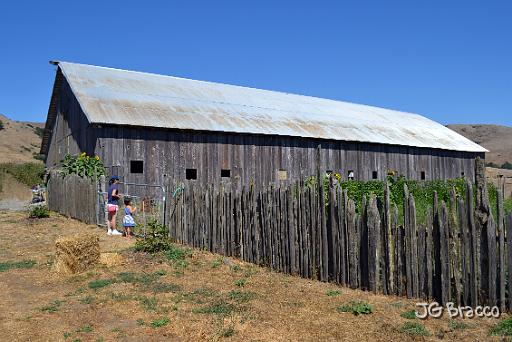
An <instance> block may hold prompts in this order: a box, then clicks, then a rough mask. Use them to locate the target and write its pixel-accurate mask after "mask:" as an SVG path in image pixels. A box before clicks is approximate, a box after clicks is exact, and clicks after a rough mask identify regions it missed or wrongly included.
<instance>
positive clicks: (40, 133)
mask: <svg viewBox="0 0 512 342" xmlns="http://www.w3.org/2000/svg"><path fill="white" fill-rule="evenodd" d="M32 129H33V130H34V133H35V134H37V136H38V137H39V138H41V139H42V138H43V133H44V128H41V127H32Z"/></svg>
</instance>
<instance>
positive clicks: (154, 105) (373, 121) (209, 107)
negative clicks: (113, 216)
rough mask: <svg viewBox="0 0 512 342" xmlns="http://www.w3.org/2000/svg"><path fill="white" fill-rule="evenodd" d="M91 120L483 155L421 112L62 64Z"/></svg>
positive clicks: (481, 149) (82, 65) (483, 150)
mask: <svg viewBox="0 0 512 342" xmlns="http://www.w3.org/2000/svg"><path fill="white" fill-rule="evenodd" d="M59 67H60V69H61V70H62V73H63V74H64V76H65V78H66V79H67V81H68V82H69V84H70V86H71V88H72V90H73V92H74V93H75V96H76V97H77V99H78V102H79V103H80V105H81V107H82V110H83V111H84V113H85V115H86V116H87V118H88V119H89V121H90V122H91V123H96V124H114V125H129V126H149V127H159V128H176V129H190V130H201V131H221V132H235V133H251V134H271V135H287V136H298V137H308V138H320V139H334V140H345V141H359V142H369V143H380V144H391V145H406V146H416V147H426V148H438V149H445V150H456V151H467V152H486V151H487V150H486V149H484V148H482V147H481V146H479V145H477V144H475V143H473V142H472V141H470V140H468V139H466V138H465V137H463V136H461V135H459V134H457V133H456V132H454V131H452V130H450V129H448V128H446V127H444V126H443V125H441V124H438V123H436V122H434V121H432V120H429V119H427V118H425V117H423V116H420V115H416V114H410V113H404V112H399V111H394V110H389V109H383V108H377V107H371V106H365V105H359V104H353V103H347V102H341V101H334V100H327V99H321V98H316V97H310V96H302V95H294V94H287V93H281V92H275V91H267V90H260V89H253V88H246V87H239V86H233V85H226V84H219V83H211V82H203V81H195V80H190V79H184V78H178V77H171V76H162V75H156V74H148V73H142V72H134V71H125V70H119V69H112V68H104V67H97V66H91V65H84V64H74V63H67V62H60V63H59Z"/></svg>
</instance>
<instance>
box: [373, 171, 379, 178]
mask: <svg viewBox="0 0 512 342" xmlns="http://www.w3.org/2000/svg"><path fill="white" fill-rule="evenodd" d="M378 178H379V173H378V172H377V171H373V172H372V179H378Z"/></svg>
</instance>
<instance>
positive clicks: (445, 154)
mask: <svg viewBox="0 0 512 342" xmlns="http://www.w3.org/2000/svg"><path fill="white" fill-rule="evenodd" d="M94 131H95V133H94V135H95V136H96V137H97V141H98V143H97V144H96V146H97V149H96V153H97V154H98V155H100V157H101V158H102V159H103V160H104V161H105V165H107V166H110V167H111V172H112V173H116V174H118V175H119V176H121V177H123V179H124V181H126V182H136V183H151V184H154V183H160V184H161V183H163V182H164V178H167V179H174V180H179V181H182V180H185V174H186V169H196V170H197V180H196V181H195V182H196V183H202V184H207V183H218V182H223V181H224V182H225V181H230V182H234V183H236V184H238V185H243V184H249V183H251V182H254V183H256V184H269V183H275V184H279V183H287V182H290V181H294V180H300V179H302V180H303V179H305V178H306V177H307V176H311V175H315V174H316V165H317V158H318V157H317V146H318V145H319V144H320V145H321V149H320V165H321V166H320V168H321V171H322V172H325V171H328V170H330V171H335V172H339V173H341V174H342V176H343V178H344V179H346V177H347V174H348V172H349V171H350V170H353V171H354V173H355V178H356V179H360V180H371V179H372V177H373V171H377V178H378V179H381V180H383V179H385V178H386V176H387V173H388V171H390V170H394V171H396V173H397V174H398V175H403V176H406V177H407V178H409V179H418V180H419V179H420V177H421V172H422V171H424V172H425V176H426V179H427V180H432V179H449V178H457V177H460V176H461V175H465V176H467V177H469V178H470V179H474V167H473V159H474V158H475V157H476V155H477V154H474V153H465V152H454V151H443V150H431V149H423V148H414V147H402V146H385V145H377V144H365V143H353V142H338V141H324V140H313V139H302V138H295V137H274V136H250V135H237V134H226V133H215V132H192V131H191V132H183V131H181V132H180V131H171V130H166V131H164V130H156V129H154V130H151V129H135V128H126V127H101V128H94ZM131 160H142V161H144V173H143V174H133V173H130V161H131ZM221 169H228V170H230V172H231V177H230V179H223V178H221ZM280 170H283V171H286V173H287V180H280V179H279V171H280Z"/></svg>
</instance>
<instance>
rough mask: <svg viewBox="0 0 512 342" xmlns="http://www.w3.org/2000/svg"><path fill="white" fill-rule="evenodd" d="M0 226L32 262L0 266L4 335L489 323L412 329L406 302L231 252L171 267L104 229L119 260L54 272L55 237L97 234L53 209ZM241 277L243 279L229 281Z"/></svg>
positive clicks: (464, 336)
mask: <svg viewBox="0 0 512 342" xmlns="http://www.w3.org/2000/svg"><path fill="white" fill-rule="evenodd" d="M0 230H1V231H0V245H1V246H2V247H3V246H5V248H2V249H0V262H6V261H22V260H35V261H36V262H37V265H36V266H35V267H33V268H28V269H10V270H8V271H6V272H2V273H0V315H1V318H2V319H1V320H0V331H2V338H3V339H5V340H10V341H17V340H45V341H47V340H51V341H57V340H64V339H65V338H66V339H67V340H69V341H73V340H75V339H80V340H82V341H96V340H98V339H101V338H103V339H104V340H105V341H114V340H127V341H128V340H133V341H140V340H146V341H168V340H173V339H180V340H184V341H197V340H212V341H215V340H224V339H226V340H233V341H242V340H243V341H246V340H247V341H256V340H258V341H290V340H298V341H317V340H333V341H402V340H411V339H415V340H432V341H434V340H438V338H439V337H443V339H444V340H448V341H450V340H453V341H463V340H471V341H475V340H480V341H484V340H485V341H487V340H490V339H491V337H489V336H488V331H489V329H490V327H491V326H492V325H493V324H495V323H496V320H493V319H473V320H472V321H471V325H470V327H469V328H467V329H453V321H452V320H450V319H449V318H448V317H444V318H442V319H435V320H434V319H431V320H427V321H421V322H420V323H422V324H423V325H424V326H425V328H426V330H427V331H428V332H429V333H430V336H411V335H408V333H407V332H404V331H405V330H404V329H402V327H403V325H404V324H405V323H406V322H419V321H418V320H414V321H412V320H408V319H407V318H404V317H401V314H403V312H405V311H407V310H411V309H414V301H410V300H406V299H404V298H398V297H387V296H381V295H373V294H370V293H368V292H363V291H357V290H351V289H348V288H341V287H337V286H335V285H333V284H326V283H321V282H317V281H311V280H307V279H301V278H298V277H294V276H288V275H283V274H278V273H275V272H273V271H271V270H269V269H267V268H261V267H257V266H254V265H251V264H248V263H244V262H240V261H237V260H233V259H230V261H229V262H222V259H220V257H219V256H218V255H214V254H211V253H206V252H201V251H196V250H194V251H193V253H192V256H191V257H187V260H186V261H187V262H186V263H185V264H183V263H179V264H178V263H177V262H173V261H169V260H167V259H165V258H151V257H149V256H147V255H144V254H138V253H133V252H132V251H131V250H130V249H129V247H130V245H131V244H132V243H133V242H132V241H128V240H126V239H124V238H117V237H107V236H106V235H105V234H101V235H100V247H101V250H102V252H107V253H117V254H109V255H108V256H110V257H111V258H107V257H104V258H106V259H113V258H116V257H113V255H118V256H121V258H122V259H123V262H119V263H116V262H113V263H111V264H108V266H105V265H104V264H99V265H98V266H96V267H95V268H93V269H92V270H89V271H87V272H86V273H82V274H78V275H74V276H60V277H56V276H55V274H54V273H53V272H52V267H51V264H52V253H53V244H54V242H55V240H56V239H57V238H58V236H59V235H68V234H70V233H72V232H75V233H76V232H91V231H94V232H98V230H97V229H96V228H95V227H92V226H86V225H84V224H81V223H79V222H76V221H73V220H67V219H65V218H63V217H60V216H55V215H54V216H52V217H51V218H50V219H45V220H41V221H35V222H32V221H27V220H25V219H24V216H23V214H22V213H11V212H0ZM219 259H220V260H221V262H220V263H219ZM240 279H244V286H237V285H235V283H236V282H237V281H239V280H240ZM335 291H339V293H338V292H335ZM332 293H336V295H332ZM328 294H331V295H328ZM347 302H366V303H369V304H370V305H371V306H372V308H373V313H371V314H367V315H359V316H355V315H353V314H352V313H340V312H338V310H337V308H339V307H340V306H341V305H342V304H344V303H347ZM492 338H494V339H495V340H496V341H498V340H500V339H499V338H497V337H492Z"/></svg>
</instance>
